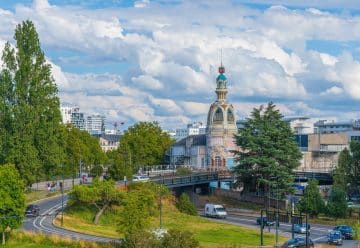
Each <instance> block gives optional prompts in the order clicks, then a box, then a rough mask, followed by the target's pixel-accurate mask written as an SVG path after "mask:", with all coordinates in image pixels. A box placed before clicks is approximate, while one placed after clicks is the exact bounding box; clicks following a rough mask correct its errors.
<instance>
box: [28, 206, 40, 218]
mask: <svg viewBox="0 0 360 248" xmlns="http://www.w3.org/2000/svg"><path fill="white" fill-rule="evenodd" d="M39 214H40V207H39V206H38V205H34V204H30V205H28V206H27V207H26V211H25V215H26V216H39Z"/></svg>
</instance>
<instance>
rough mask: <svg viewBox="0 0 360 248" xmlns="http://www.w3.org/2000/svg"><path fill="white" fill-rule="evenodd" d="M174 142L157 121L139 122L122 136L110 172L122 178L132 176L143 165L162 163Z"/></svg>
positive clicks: (113, 175) (115, 176) (117, 177)
mask: <svg viewBox="0 0 360 248" xmlns="http://www.w3.org/2000/svg"><path fill="white" fill-rule="evenodd" d="M172 143H173V140H172V139H171V138H170V136H169V134H168V133H166V132H164V131H163V130H162V129H161V127H160V126H159V124H158V123H157V122H138V123H136V124H135V125H133V126H131V127H129V129H128V130H127V131H125V133H124V135H123V136H122V137H121V142H120V145H119V148H118V149H117V151H116V155H115V156H113V157H112V158H113V164H112V165H111V167H112V168H111V167H110V168H109V172H110V173H111V176H112V177H113V178H116V179H122V178H123V177H124V176H125V175H126V176H131V175H132V173H134V172H136V171H137V170H138V169H139V167H141V166H151V165H156V164H162V163H163V162H164V161H165V153H166V151H167V150H168V149H169V148H170V146H171V144H172ZM129 172H130V173H129ZM127 173H129V174H127Z"/></svg>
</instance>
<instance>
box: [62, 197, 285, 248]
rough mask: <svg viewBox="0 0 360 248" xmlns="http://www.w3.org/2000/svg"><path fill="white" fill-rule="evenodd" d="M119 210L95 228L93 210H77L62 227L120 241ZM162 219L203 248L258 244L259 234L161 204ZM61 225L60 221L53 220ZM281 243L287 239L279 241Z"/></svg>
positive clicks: (155, 220) (270, 240) (270, 238)
mask: <svg viewBox="0 0 360 248" xmlns="http://www.w3.org/2000/svg"><path fill="white" fill-rule="evenodd" d="M119 211H121V208H117V209H111V210H108V211H106V212H105V214H104V215H103V216H102V217H101V219H100V223H99V224H98V225H97V226H96V225H94V224H93V223H92V221H93V218H94V215H95V209H94V208H91V207H85V206H76V207H71V208H69V209H67V211H66V215H65V216H64V227H65V228H67V229H70V230H74V231H81V232H85V233H89V234H97V235H102V236H108V237H115V238H120V237H123V235H122V234H121V233H118V232H117V231H116V230H117V229H118V227H117V222H118V220H119V218H120V217H119V214H118V212H119ZM162 213H163V215H162V219H163V221H162V223H163V226H164V227H165V228H167V229H170V228H176V229H181V230H188V231H190V232H192V233H193V234H194V236H195V238H196V239H197V240H199V241H200V243H201V245H202V246H203V247H219V245H221V247H225V245H230V246H231V247H232V246H233V245H235V244H236V245H240V244H241V245H243V246H257V245H259V243H260V230H259V229H249V228H244V227H240V226H236V225H230V224H226V223H220V222H216V221H212V220H210V219H206V218H201V217H199V216H190V215H186V214H182V213H180V212H179V211H178V210H177V209H176V208H175V206H174V205H172V204H166V203H165V204H164V207H163V212H162ZM56 224H57V225H59V224H60V218H59V217H58V219H57V220H56ZM151 226H152V228H156V227H158V226H159V213H157V216H154V217H152V218H151ZM279 240H280V241H285V240H286V238H284V237H280V239H279ZM264 242H265V244H267V245H272V244H274V243H275V236H274V235H272V234H268V233H266V232H264Z"/></svg>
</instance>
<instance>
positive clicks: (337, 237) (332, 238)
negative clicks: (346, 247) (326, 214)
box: [327, 231, 343, 245]
mask: <svg viewBox="0 0 360 248" xmlns="http://www.w3.org/2000/svg"><path fill="white" fill-rule="evenodd" d="M327 242H328V244H334V245H342V243H343V239H342V234H341V232H340V231H331V232H330V233H329V235H328V241H327Z"/></svg>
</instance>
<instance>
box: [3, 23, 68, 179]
mask: <svg viewBox="0 0 360 248" xmlns="http://www.w3.org/2000/svg"><path fill="white" fill-rule="evenodd" d="M14 39H15V41H16V44H15V48H13V47H12V46H11V45H10V43H6V45H5V48H4V50H3V53H2V61H3V69H2V70H1V72H0V143H1V146H0V149H1V151H0V154H1V155H0V163H12V164H15V166H16V168H17V169H18V171H19V172H20V174H21V175H22V177H23V178H24V181H25V183H26V185H30V184H32V183H33V182H35V181H36V180H37V178H38V177H40V176H41V175H49V174H51V173H53V172H54V171H55V170H56V167H57V166H58V165H59V164H60V161H61V160H62V158H63V152H62V148H61V146H60V143H61V136H60V132H59V130H60V122H61V115H60V108H59V98H58V97H57V93H58V91H57V87H56V85H55V82H54V79H53V77H52V75H51V66H50V65H49V64H48V63H46V59H45V55H44V52H43V51H42V50H41V47H40V41H39V37H38V34H37V32H36V29H35V26H34V24H33V23H32V22H31V21H24V22H22V23H21V24H19V25H17V27H16V30H15V35H14Z"/></svg>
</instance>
